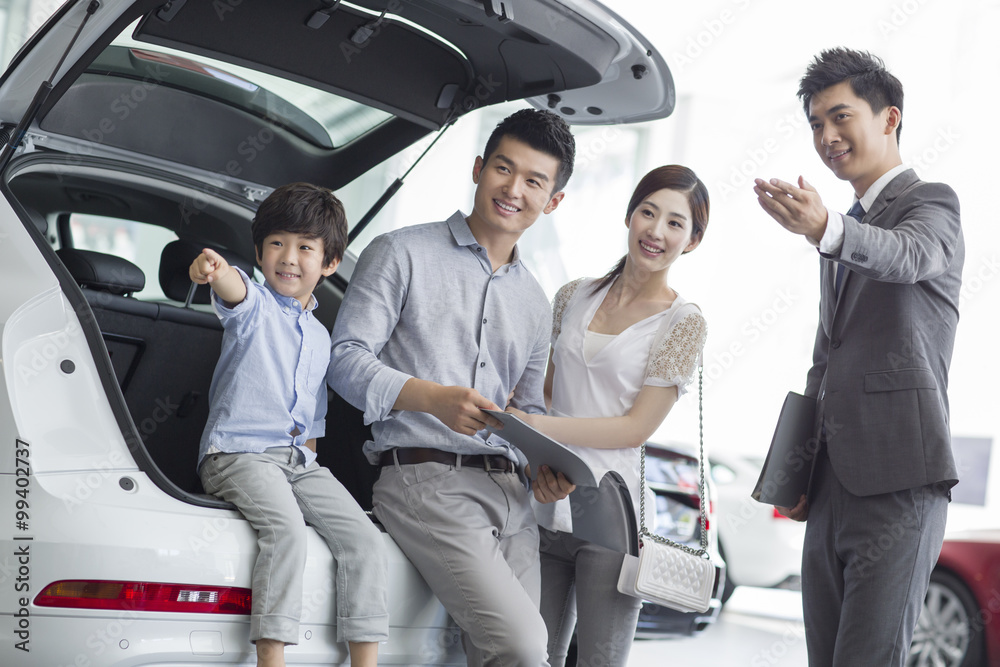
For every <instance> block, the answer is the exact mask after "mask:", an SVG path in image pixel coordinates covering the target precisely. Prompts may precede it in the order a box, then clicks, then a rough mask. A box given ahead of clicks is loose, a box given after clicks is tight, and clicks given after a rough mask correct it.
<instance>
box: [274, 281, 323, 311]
mask: <svg viewBox="0 0 1000 667" xmlns="http://www.w3.org/2000/svg"><path fill="white" fill-rule="evenodd" d="M264 287H266V288H267V291H268V292H270V293H271V296H273V297H274V299H275V301H277V302H278V303H280V304H281V305H282V306H285V307H291V308H298V309H299V310H304V311H306V312H310V311H313V310H315V309H316V306H318V305H319V301H317V300H316V295H315V294H310V295H309V306H308V307H307V308H303V307H302V304H301V303H300V302H299V300H298V299H296V298H295V297H294V296H285V295H284V294H279V293H278V292H277V291H275V289H274V288H273V287H272V286H271V283H269V282H267V278H265V279H264Z"/></svg>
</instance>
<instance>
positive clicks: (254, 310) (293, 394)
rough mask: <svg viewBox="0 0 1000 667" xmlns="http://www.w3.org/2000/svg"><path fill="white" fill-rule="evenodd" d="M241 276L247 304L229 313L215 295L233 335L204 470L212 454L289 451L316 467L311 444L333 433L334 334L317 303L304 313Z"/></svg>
mask: <svg viewBox="0 0 1000 667" xmlns="http://www.w3.org/2000/svg"><path fill="white" fill-rule="evenodd" d="M234 268H235V267H234ZM236 271H238V272H239V274H240V277H241V278H242V279H243V284H244V285H246V288H247V296H246V298H245V299H244V300H243V301H241V302H240V303H238V304H236V306H235V307H234V308H226V307H225V305H224V304H223V302H222V301H221V300H220V299H219V298H218V296H217V295H216V294H215V292H214V291H213V292H212V305H213V307H214V308H215V312H216V314H217V315H218V316H219V319H220V320H221V321H222V327H223V329H224V330H225V331H224V333H223V335H222V352H221V354H220V355H219V363H218V364H217V365H216V367H215V374H214V375H213V376H212V384H211V387H210V388H209V390H208V400H209V403H210V408H209V413H208V422H207V423H206V424H205V431H204V433H203V434H202V437H201V447H200V449H199V452H198V465H199V466H200V465H201V461H202V459H204V457H205V456H206V455H207V454H209V453H211V452H216V451H219V452H226V453H234V452H257V453H259V452H263V451H264V450H265V449H267V448H269V447H288V446H289V445H292V446H295V447H298V448H299V449H300V450H301V451H302V453H303V455H304V456H305V463H306V465H308V464H309V463H312V461H313V460H315V458H316V454H315V453H314V452H313V451H312V450H310V449H309V448H307V447H306V446H305V443H306V441H307V440H309V439H311V438H319V437H321V436H323V435H324V433H325V432H326V409H327V395H326V381H325V380H326V369H327V366H328V365H329V363H330V334H329V333H328V332H327V330H326V327H324V326H323V325H322V324H321V323H320V322H319V321H318V320H317V319H316V317H315V316H314V315H313V314H312V311H313V310H314V309H315V308H316V305H317V304H316V297H315V296H314V297H313V298H312V301H311V304H310V307H309V308H307V309H303V308H302V304H300V303H299V301H298V299H295V298H293V297H286V296H282V295H281V294H278V293H277V292H275V291H274V289H273V288H272V287H271V286H270V285H268V284H267V283H266V282H265V284H264V285H259V284H257V283H253V282H250V279H249V278H248V277H247V275H246V274H245V273H244V272H243V271H241V270H240V269H238V268H237V269H236ZM296 429H298V432H299V434H298V435H296V436H294V437H293V436H292V435H290V434H291V433H292V432H293V431H295V430H296Z"/></svg>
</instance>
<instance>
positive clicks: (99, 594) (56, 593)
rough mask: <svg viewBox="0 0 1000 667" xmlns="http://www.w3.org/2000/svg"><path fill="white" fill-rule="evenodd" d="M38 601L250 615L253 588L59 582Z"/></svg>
mask: <svg viewBox="0 0 1000 667" xmlns="http://www.w3.org/2000/svg"><path fill="white" fill-rule="evenodd" d="M35 604H36V605H37V606H39V607H69V608H71V609H128V610H131V611H169V612H181V613H187V614H246V615H249V614H250V590H249V589H247V588H229V587H224V586H200V585H194V584H159V583H151V582H147V581H81V580H76V581H56V582H54V583H51V584H49V585H48V586H46V587H45V588H44V589H43V590H42V592H41V593H39V594H38V597H36V598H35Z"/></svg>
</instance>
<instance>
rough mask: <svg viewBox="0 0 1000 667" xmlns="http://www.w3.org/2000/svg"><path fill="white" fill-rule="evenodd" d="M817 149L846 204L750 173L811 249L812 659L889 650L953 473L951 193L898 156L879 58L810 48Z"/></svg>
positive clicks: (899, 645) (905, 634)
mask: <svg viewBox="0 0 1000 667" xmlns="http://www.w3.org/2000/svg"><path fill="white" fill-rule="evenodd" d="M799 97H800V98H801V99H802V101H803V105H804V107H805V111H806V115H807V116H808V118H809V123H810V125H811V126H812V130H813V143H814V145H815V148H816V152H817V153H818V154H819V157H820V159H821V160H822V161H823V164H825V165H826V166H827V167H829V168H830V169H831V170H832V171H833V173H834V174H836V175H837V177H838V178H840V179H842V180H845V181H848V182H849V183H850V184H851V186H852V187H853V188H854V194H855V196H856V199H855V203H854V206H853V207H852V208H851V210H850V211H849V213H848V215H846V216H844V215H841V214H840V213H838V212H836V211H832V210H827V208H826V207H825V206H823V202H822V201H821V200H820V197H819V194H818V193H817V192H816V190H815V189H814V188H813V187H812V186H810V185H809V184H808V183H806V182H805V180H804V179H803V178H802V177H799V181H798V187H796V186H794V185H791V184H789V183H785V182H782V181H779V180H777V179H772V180H771V181H770V182H766V181H763V180H760V179H758V180H757V181H756V187H755V188H754V191H755V192H756V193H757V196H758V201H759V202H760V205H761V206H762V207H763V208H764V210H765V211H767V213H768V214H769V215H771V217H773V218H774V219H775V220H777V221H778V222H779V223H780V224H781V225H782V226H783V227H785V228H786V229H788V230H789V231H791V232H793V233H796V234H801V235H804V236H805V237H806V238H807V239H809V241H810V242H811V243H812V244H813V245H816V246H818V249H819V251H820V256H821V260H820V262H821V285H820V322H819V327H818V330H817V333H816V342H815V347H814V350H813V366H812V368H811V369H810V371H809V375H808V380H807V385H806V394H807V395H809V396H813V397H815V398H816V399H817V435H818V436H819V438H820V441H821V447H820V451H819V452H818V454H817V455H816V460H815V464H814V468H813V475H812V483H811V486H810V492H809V497H808V498H806V497H805V496H802V498H801V499H800V501H799V503H798V504H797V505H796V506H795V507H792V508H778V509H779V511H781V512H782V513H783V514H785V515H786V516H789V517H791V518H793V519H797V520H799V521H804V520H806V518H808V521H809V523H808V526H807V528H806V535H805V549H804V552H803V557H802V604H803V609H804V620H805V626H806V645H807V648H808V652H809V665H810V667H818V666H822V665H836V666H848V665H850V666H854V665H879V666H886V667H887V666H889V665H898V666H900V667H902V665H903V664H904V663H905V662H906V657H907V655H908V653H909V648H910V640H911V638H912V636H913V629H914V626H915V625H916V622H917V617H918V616H919V615H920V610H921V606H922V603H923V599H924V594H925V593H926V591H927V584H928V581H929V580H930V574H931V570H932V569H933V568H934V564H935V562H936V561H937V557H938V554H939V553H940V550H941V543H942V540H943V537H944V527H945V518H946V516H947V511H948V501H949V499H950V497H951V494H950V491H949V489H950V488H951V486H953V485H954V484H955V483H956V481H957V477H958V475H957V472H956V468H955V461H954V459H953V457H952V452H951V438H950V434H949V430H948V397H947V393H946V392H947V389H948V367H949V365H950V363H951V354H952V349H953V347H954V343H955V327H956V325H957V324H958V299H959V289H960V288H961V280H962V264H963V261H964V258H965V246H964V242H963V239H962V228H961V223H960V221H959V212H958V198H957V197H956V196H955V192H954V191H953V190H952V189H951V188H950V187H948V186H947V185H944V184H941V183H926V182H924V181H921V180H919V179H918V178H917V176H916V174H915V173H914V172H913V170H912V169H907V168H906V167H905V166H903V164H902V160H901V159H900V155H899V143H898V142H899V132H900V127H901V125H902V116H903V86H902V84H901V83H900V82H899V80H898V79H896V77H895V76H893V75H892V74H890V73H889V72H888V71H887V70H886V69H885V66H884V65H883V64H882V61H881V60H879V59H878V58H876V57H874V56H872V55H871V54H868V53H864V52H858V51H852V50H849V49H843V48H838V49H831V50H829V51H824V52H823V53H821V54H820V55H819V56H818V57H817V58H816V60H815V61H814V62H813V63H812V64H811V65H810V66H809V68H808V70H807V71H806V74H805V76H804V77H803V78H802V81H801V83H800V86H799Z"/></svg>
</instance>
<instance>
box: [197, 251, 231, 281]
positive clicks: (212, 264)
mask: <svg viewBox="0 0 1000 667" xmlns="http://www.w3.org/2000/svg"><path fill="white" fill-rule="evenodd" d="M227 273H229V262H227V261H226V260H225V258H223V257H222V255H220V254H219V253H217V252H215V251H214V250H212V249H211V248H205V249H204V250H202V251H201V254H200V255H198V256H197V257H196V258H195V260H194V261H193V262H191V268H190V269H188V275H189V276H190V278H191V280H192V281H193V282H196V283H198V284H199V285H204V284H206V283H210V282H214V281H216V280H218V279H219V278H222V277H223V276H225V275H226V274H227Z"/></svg>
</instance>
